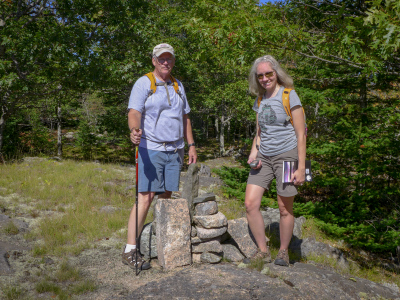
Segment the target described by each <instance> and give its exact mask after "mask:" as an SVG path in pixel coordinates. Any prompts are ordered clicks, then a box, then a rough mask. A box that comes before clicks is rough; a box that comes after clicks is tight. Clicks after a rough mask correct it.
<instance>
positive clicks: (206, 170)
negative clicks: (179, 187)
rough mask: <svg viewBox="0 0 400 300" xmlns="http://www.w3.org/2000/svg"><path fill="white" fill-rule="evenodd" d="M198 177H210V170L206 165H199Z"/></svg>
mask: <svg viewBox="0 0 400 300" xmlns="http://www.w3.org/2000/svg"><path fill="white" fill-rule="evenodd" d="M199 175H200V176H204V177H211V169H210V167H209V166H207V165H203V164H201V165H200V170H199Z"/></svg>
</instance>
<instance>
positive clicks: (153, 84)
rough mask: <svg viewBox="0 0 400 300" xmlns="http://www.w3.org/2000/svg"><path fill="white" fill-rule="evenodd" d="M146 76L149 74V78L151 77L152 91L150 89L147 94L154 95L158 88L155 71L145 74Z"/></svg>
mask: <svg viewBox="0 0 400 300" xmlns="http://www.w3.org/2000/svg"><path fill="white" fill-rule="evenodd" d="M145 76H147V78H149V80H150V91H149V94H148V95H147V98H148V97H150V96H151V95H153V94H154V93H155V92H156V90H157V86H156V78H155V77H154V74H153V72H150V73H147V74H145Z"/></svg>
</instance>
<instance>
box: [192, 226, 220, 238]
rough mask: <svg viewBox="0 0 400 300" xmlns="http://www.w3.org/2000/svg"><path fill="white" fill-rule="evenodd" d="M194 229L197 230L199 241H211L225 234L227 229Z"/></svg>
mask: <svg viewBox="0 0 400 300" xmlns="http://www.w3.org/2000/svg"><path fill="white" fill-rule="evenodd" d="M196 229H197V236H198V237H199V238H200V239H212V238H215V237H217V236H221V235H223V234H224V233H225V232H226V230H227V227H226V226H224V227H220V228H212V229H206V228H201V227H196Z"/></svg>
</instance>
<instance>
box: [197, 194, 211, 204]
mask: <svg viewBox="0 0 400 300" xmlns="http://www.w3.org/2000/svg"><path fill="white" fill-rule="evenodd" d="M207 201H215V195H214V194H212V193H208V194H202V195H200V196H198V197H196V198H195V199H194V200H193V203H194V204H195V205H196V204H198V203H204V202H207Z"/></svg>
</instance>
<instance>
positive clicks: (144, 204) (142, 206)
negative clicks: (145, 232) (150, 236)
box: [127, 192, 155, 245]
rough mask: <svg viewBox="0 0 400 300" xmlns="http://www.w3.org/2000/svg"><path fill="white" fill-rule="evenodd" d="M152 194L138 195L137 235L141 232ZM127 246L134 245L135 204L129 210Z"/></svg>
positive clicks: (152, 197)
mask: <svg viewBox="0 0 400 300" xmlns="http://www.w3.org/2000/svg"><path fill="white" fill-rule="evenodd" d="M154 195H155V193H154V192H144V193H139V195H138V196H139V200H138V201H139V205H138V233H139V235H140V233H141V232H142V229H143V225H144V221H145V220H146V216H147V213H148V211H149V208H150V205H151V202H152V201H153V199H154ZM127 244H129V245H136V204H135V205H134V206H133V208H132V210H131V214H130V215H129V221H128V241H127Z"/></svg>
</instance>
